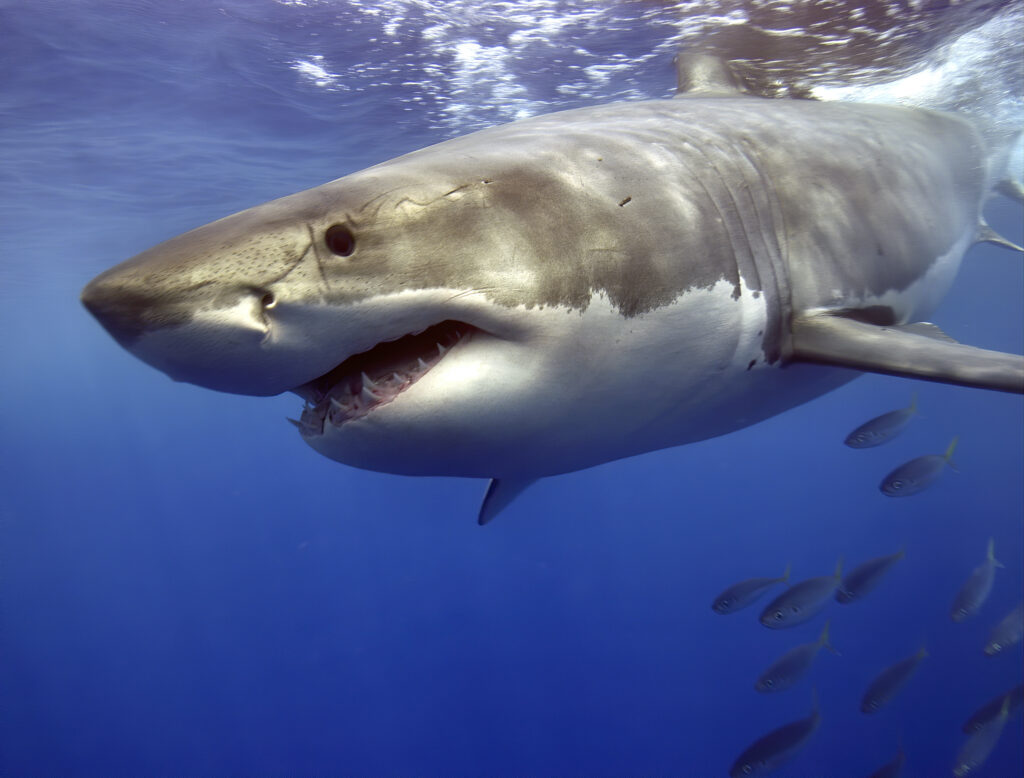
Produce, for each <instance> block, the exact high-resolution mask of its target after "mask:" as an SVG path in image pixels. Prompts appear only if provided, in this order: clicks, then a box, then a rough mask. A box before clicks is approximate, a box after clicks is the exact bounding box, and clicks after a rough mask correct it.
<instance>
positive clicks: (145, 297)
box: [81, 271, 192, 349]
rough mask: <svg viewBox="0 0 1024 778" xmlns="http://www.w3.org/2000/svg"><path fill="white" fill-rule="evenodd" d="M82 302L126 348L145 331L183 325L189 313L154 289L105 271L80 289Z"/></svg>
mask: <svg viewBox="0 0 1024 778" xmlns="http://www.w3.org/2000/svg"><path fill="white" fill-rule="evenodd" d="M81 299H82V304H83V305H84V306H85V308H86V310H88V311H89V313H91V314H92V315H93V316H94V317H95V318H96V320H97V321H98V322H99V323H100V324H101V325H103V328H104V329H105V330H106V331H107V332H109V333H110V334H111V335H112V336H113V337H114V339H115V340H116V341H117V342H118V343H120V344H121V345H122V346H124V347H125V348H127V349H130V348H131V347H132V344H133V343H135V342H136V341H137V340H138V339H139V337H140V336H142V335H143V334H144V333H146V332H148V331H152V330H155V329H161V328H163V327H171V326H175V325H181V324H186V323H187V322H188V321H189V320H190V319H191V317H192V314H191V312H190V311H189V310H188V309H187V308H186V307H184V306H183V305H182V304H181V303H180V301H178V300H175V299H174V297H171V296H168V295H167V294H166V293H165V292H163V291H162V290H160V289H156V288H152V287H150V288H147V287H146V286H145V285H144V284H140V283H133V282H132V281H131V279H126V278H122V277H119V276H118V275H117V274H116V273H112V272H109V271H108V272H107V273H103V274H102V275H100V276H97V277H96V278H94V279H93V280H92V281H90V282H89V283H88V284H87V285H86V287H85V288H84V289H83V290H82V296H81Z"/></svg>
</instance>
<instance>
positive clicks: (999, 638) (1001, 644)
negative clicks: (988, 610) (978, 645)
mask: <svg viewBox="0 0 1024 778" xmlns="http://www.w3.org/2000/svg"><path fill="white" fill-rule="evenodd" d="M1022 637H1024V601H1022V602H1018V603H1017V607H1016V608H1014V609H1013V610H1012V611H1010V612H1009V613H1007V614H1006V615H1005V616H1004V617H1003V618H1002V620H1001V621H1000V622H999V623H998V624H996V625H995V626H994V627H993V628H992V632H990V633H989V636H988V642H987V643H986V644H985V653H986V654H988V655H989V656H995V655H996V654H998V653H1000V652H1002V651H1005V650H1006V649H1007V648H1010V646H1015V645H1017V644H1018V643H1020V640H1021V638H1022Z"/></svg>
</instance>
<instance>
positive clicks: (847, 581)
mask: <svg viewBox="0 0 1024 778" xmlns="http://www.w3.org/2000/svg"><path fill="white" fill-rule="evenodd" d="M904 556H906V551H905V550H904V549H902V548H901V549H900V550H899V551H897V552H896V553H895V554H888V555H886V556H880V557H875V558H874V559H869V560H868V561H867V562H861V563H860V564H859V565H857V566H856V567H855V568H853V569H852V570H850V572H848V573H847V574H846V575H845V576H843V582H842V583H841V584H840V585H839V588H838V589H836V601H837V602H841V603H843V604H844V605H845V604H848V603H851V602H856V601H857V600H859V599H861V598H862V597H864V595H866V594H868V593H869V592H871V591H873V590H874V588H875V587H876V586H878V584H879V583H880V582H881V580H882V578H883V577H884V576H885V574H886V573H888V572H889V570H890V569H891V568H892V566H893V565H894V564H896V563H897V562H899V561H900V560H901V559H903V557H904Z"/></svg>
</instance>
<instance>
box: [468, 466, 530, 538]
mask: <svg viewBox="0 0 1024 778" xmlns="http://www.w3.org/2000/svg"><path fill="white" fill-rule="evenodd" d="M535 480H536V479H533V478H529V479H526V478H523V479H518V478H500V479H499V478H492V479H491V481H490V483H489V484H487V491H486V492H484V499H483V502H481V503H480V513H479V515H478V516H477V519H476V523H477V524H479V525H480V526H481V527H482V526H483V525H484V524H487V523H488V522H490V521H491V520H492V519H493V518H494V517H495V516H497V515H498V514H499V513H501V512H502V511H503V510H504V509H505V508H506V506H508V504H509V503H511V502H512V501H513V500H514V499H515V498H516V497H518V496H519V494H520V493H521V492H522V491H523V490H524V489H526V487H528V486H529V485H530V484H532V483H534V482H535Z"/></svg>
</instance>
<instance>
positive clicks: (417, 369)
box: [288, 321, 474, 438]
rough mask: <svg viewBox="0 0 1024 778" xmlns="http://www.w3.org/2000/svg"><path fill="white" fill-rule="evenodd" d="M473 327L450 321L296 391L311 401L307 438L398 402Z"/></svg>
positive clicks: (303, 425) (386, 344)
mask: <svg viewBox="0 0 1024 778" xmlns="http://www.w3.org/2000/svg"><path fill="white" fill-rule="evenodd" d="M473 329H474V328H473V327H471V326H469V325H467V324H463V323H461V322H453V321H446V322H442V323H441V324H435V325H433V326H431V327H427V328H425V329H423V330H421V331H420V332H418V333H411V334H409V335H405V336H403V337H400V338H395V339H394V340H391V341H383V342H381V343H378V344H377V345H376V346H374V348H372V349H370V350H369V351H367V352H364V353H362V354H356V355H355V356H353V357H350V358H349V359H347V360H345V361H344V362H342V363H341V364H340V365H339V366H338V367H336V368H335V369H334V370H332V371H331V372H329V373H327V374H325V375H324V376H322V377H321V378H319V379H317V380H315V381H311V382H310V383H308V384H304V385H303V386H301V387H298V388H297V389H296V390H295V391H296V392H297V393H299V394H300V395H301V396H303V397H305V398H306V399H307V403H306V407H305V409H303V411H302V416H301V417H300V418H299V420H298V421H296V420H295V419H289V420H288V421H289V422H291V423H292V424H293V425H294V426H295V427H296V428H297V429H298V430H299V433H300V434H301V435H302V436H303V437H304V438H310V437H315V436H318V435H322V434H323V433H324V431H325V428H326V425H327V424H330V425H331V426H333V427H340V426H341V425H343V424H345V423H346V422H349V421H352V420H353V419H359V418H362V417H363V416H366V415H367V414H368V413H370V412H372V411H373V410H374V409H376V408H379V407H380V406H381V405H386V404H387V403H390V402H392V401H394V399H395V398H396V397H398V395H399V394H401V393H402V392H403V391H405V390H406V389H408V388H409V387H410V386H412V385H413V384H414V383H416V382H417V381H418V380H419V379H420V378H422V377H423V376H424V375H426V374H427V372H428V371H430V370H431V369H432V368H433V367H434V366H435V365H437V363H438V362H440V361H441V360H442V359H444V357H445V355H446V354H447V353H448V352H449V351H450V350H451V349H452V348H453V347H454V346H455V345H456V344H457V343H459V342H460V341H462V340H464V339H466V338H467V337H469V336H471V335H472V333H473Z"/></svg>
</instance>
